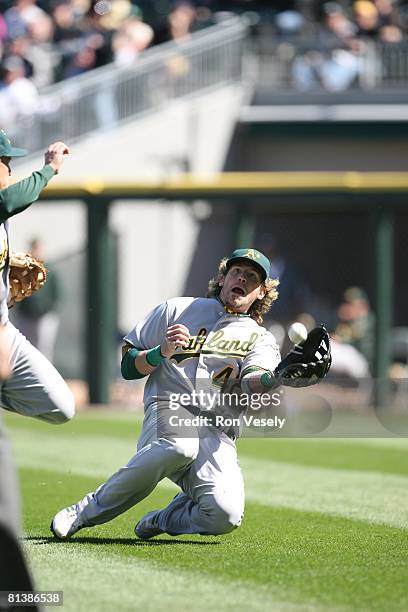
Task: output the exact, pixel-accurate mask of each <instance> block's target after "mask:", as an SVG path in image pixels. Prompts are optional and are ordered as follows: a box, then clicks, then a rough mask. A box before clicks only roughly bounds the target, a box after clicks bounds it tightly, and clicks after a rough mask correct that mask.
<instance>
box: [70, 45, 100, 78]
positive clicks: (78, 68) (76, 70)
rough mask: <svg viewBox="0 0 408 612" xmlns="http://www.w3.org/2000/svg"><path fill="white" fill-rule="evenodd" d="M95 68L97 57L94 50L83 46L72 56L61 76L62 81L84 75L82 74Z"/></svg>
mask: <svg viewBox="0 0 408 612" xmlns="http://www.w3.org/2000/svg"><path fill="white" fill-rule="evenodd" d="M96 67H97V57H96V51H95V49H94V48H92V47H88V46H84V47H83V48H82V49H80V50H79V51H77V52H76V53H75V54H74V55H73V56H72V58H71V60H70V62H69V63H68V65H67V66H66V68H65V70H64V72H63V75H62V76H63V78H64V79H69V78H71V77H75V76H79V75H80V74H84V72H88V71H89V70H93V69H94V68H96Z"/></svg>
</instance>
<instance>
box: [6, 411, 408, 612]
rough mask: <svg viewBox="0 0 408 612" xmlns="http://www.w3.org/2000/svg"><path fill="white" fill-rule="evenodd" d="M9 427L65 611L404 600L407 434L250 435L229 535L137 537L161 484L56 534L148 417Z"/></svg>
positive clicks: (13, 420)
mask: <svg viewBox="0 0 408 612" xmlns="http://www.w3.org/2000/svg"><path fill="white" fill-rule="evenodd" d="M6 424H7V428H8V432H9V435H10V437H11V440H12V443H13V447H14V451H15V456H16V459H17V463H18V466H19V471H20V480H21V485H22V496H23V513H24V533H25V547H26V550H27V554H28V557H29V559H30V562H31V566H32V569H33V572H34V575H35V577H36V580H37V588H38V589H42V590H63V591H64V609H66V610H80V611H85V610H95V611H96V612H99V611H105V610H106V611H111V610H114V609H116V610H119V611H122V610H136V609H145V610H166V611H167V610H182V609H187V608H189V609H191V610H208V609H209V608H212V607H213V608H215V609H217V610H393V611H395V610H407V609H408V461H407V459H408V440H407V439H394V440H392V439H383V440H376V439H364V440H362V439H357V440H356V439H354V440H345V439H341V440H285V439H280V440H272V439H267V440H264V439H245V440H240V441H239V443H238V451H239V457H240V463H241V466H242V468H243V471H244V475H245V483H246V495H247V504H246V512H245V518H244V522H243V525H242V527H241V528H240V529H238V530H236V531H234V532H233V533H232V534H230V535H227V536H223V537H218V538H216V537H200V536H182V537H181V536H180V537H177V538H172V537H170V536H159V537H158V538H156V539H154V540H152V541H150V542H141V541H138V540H137V539H136V538H135V536H134V533H133V528H134V525H135V523H136V522H137V520H138V519H139V518H140V516H141V515H142V514H143V513H144V512H146V511H147V510H151V509H154V508H157V507H162V506H164V505H165V504H166V503H167V502H168V501H169V500H170V499H171V497H172V496H173V495H174V490H175V487H174V485H172V484H171V483H168V482H165V483H163V484H162V485H160V486H159V487H158V488H157V489H156V491H154V492H153V493H152V495H151V496H150V497H149V498H148V499H146V500H144V501H143V502H142V503H141V504H139V505H138V506H136V507H135V508H133V509H131V510H130V511H128V512H127V513H126V514H124V515H122V516H120V517H118V518H117V519H115V520H114V521H112V522H110V523H107V524H105V525H101V526H99V527H94V528H93V529H89V530H83V531H81V532H79V533H78V534H77V536H74V538H73V539H72V540H71V541H69V542H56V541H55V540H53V538H52V537H51V534H50V532H49V523H50V521H51V518H52V517H53V515H54V514H55V513H56V512H57V511H58V510H60V509H61V508H62V507H64V506H67V505H70V504H72V503H73V502H75V501H77V500H78V499H79V498H80V497H82V496H83V495H84V494H85V493H87V492H88V491H91V490H93V489H95V487H96V486H97V485H98V484H100V483H101V482H103V481H104V480H105V479H106V477H108V476H109V475H110V474H111V473H113V472H114V471H115V470H116V469H117V468H118V467H120V466H121V465H122V464H124V463H125V462H126V461H127V460H128V459H129V458H130V456H131V455H132V454H133V452H134V448H135V444H136V439H137V436H138V431H139V428H140V417H138V416H137V415H135V414H130V413H118V412H117V411H115V412H113V411H112V412H110V413H109V412H91V411H89V412H85V413H80V414H79V415H78V416H77V417H76V418H75V419H74V420H73V421H72V422H71V423H69V424H67V425H64V426H60V427H55V426H50V425H47V424H43V423H40V422H36V421H34V420H31V419H28V418H22V417H18V416H14V415H7V416H6ZM57 609H58V608H57Z"/></svg>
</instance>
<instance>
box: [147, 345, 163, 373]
mask: <svg viewBox="0 0 408 612" xmlns="http://www.w3.org/2000/svg"><path fill="white" fill-rule="evenodd" d="M163 359H164V357H163V355H162V354H161V351H160V344H158V345H157V346H155V347H154V348H152V349H149V350H148V351H147V353H146V361H147V363H148V364H149V365H151V366H152V367H153V368H155V367H157V366H158V365H160V364H161V362H162V361H163Z"/></svg>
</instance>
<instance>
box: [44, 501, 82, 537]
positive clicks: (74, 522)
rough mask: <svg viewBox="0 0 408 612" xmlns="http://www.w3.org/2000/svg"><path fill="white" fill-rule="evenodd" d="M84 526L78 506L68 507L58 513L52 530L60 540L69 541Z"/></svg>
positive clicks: (51, 526)
mask: <svg viewBox="0 0 408 612" xmlns="http://www.w3.org/2000/svg"><path fill="white" fill-rule="evenodd" d="M82 527H84V525H83V524H82V523H81V521H80V518H79V516H78V513H77V510H76V505H74V506H68V508H64V509H63V510H60V512H58V513H57V514H56V515H55V516H54V518H53V520H52V521H51V525H50V529H51V531H52V533H53V534H54V536H55V537H56V538H58V540H68V539H69V538H70V537H71V536H72V535H74V533H76V532H77V531H79V530H80V529H82Z"/></svg>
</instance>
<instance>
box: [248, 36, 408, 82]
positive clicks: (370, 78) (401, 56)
mask: <svg viewBox="0 0 408 612" xmlns="http://www.w3.org/2000/svg"><path fill="white" fill-rule="evenodd" d="M360 43H361V45H360V48H359V49H358V51H353V52H352V51H350V50H346V49H341V48H338V49H334V48H333V49H329V48H327V47H325V46H324V45H320V44H319V43H318V42H317V41H316V40H305V39H300V38H299V39H296V38H292V39H284V38H282V39H276V38H267V37H263V36H259V37H258V38H255V39H253V41H252V44H251V54H252V55H253V56H254V58H256V66H257V77H256V79H255V80H256V84H257V85H259V86H261V87H267V88H276V87H278V88H280V89H284V90H285V89H286V90H296V89H305V90H306V89H319V88H320V89H323V90H324V89H329V90H331V88H330V85H328V86H327V87H326V86H325V78H324V75H327V73H328V72H329V71H330V70H333V71H335V70H336V69H337V73H336V74H333V81H334V80H335V79H336V77H337V76H338V75H339V74H340V72H339V71H340V70H341V71H342V74H341V75H340V78H341V79H343V77H344V74H345V70H349V71H350V72H349V75H350V76H349V79H348V80H347V78H346V79H345V80H344V81H343V86H340V87H339V88H338V89H336V88H335V87H334V88H333V89H332V91H343V90H347V89H350V88H353V89H361V90H365V91H370V90H373V89H376V88H385V87H388V86H392V87H396V88H399V89H401V88H407V87H408V53H407V52H408V41H401V42H399V43H384V42H375V41H371V40H365V39H364V40H363V39H362V40H361V41H360ZM336 55H337V57H336ZM302 59H303V60H304V64H303V66H301V67H300V70H301V71H303V74H302V75H301V77H302V78H301V79H300V80H299V79H298V78H297V70H298V69H299V60H302ZM309 70H310V78H311V80H310V82H309V83H307V82H305V81H304V80H303V79H304V78H306V79H307V78H308V76H307V72H308V71H309ZM329 82H330V81H329Z"/></svg>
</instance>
